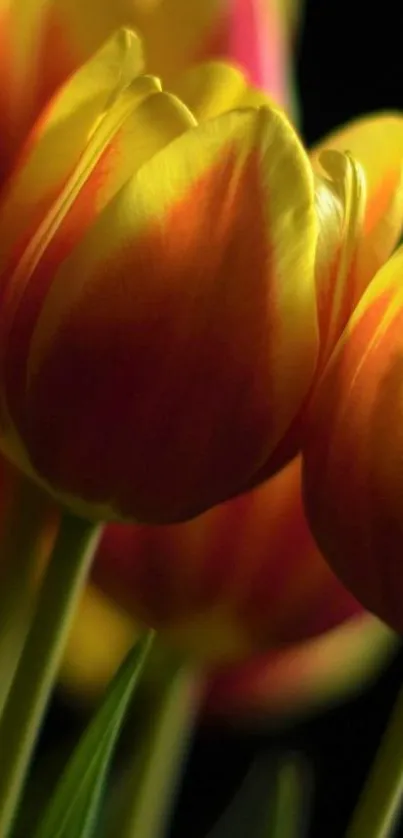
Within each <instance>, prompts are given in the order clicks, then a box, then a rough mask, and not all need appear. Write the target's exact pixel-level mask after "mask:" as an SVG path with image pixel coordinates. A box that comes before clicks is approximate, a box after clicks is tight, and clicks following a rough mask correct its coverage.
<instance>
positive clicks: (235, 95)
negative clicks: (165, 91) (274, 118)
mask: <svg viewBox="0 0 403 838" xmlns="http://www.w3.org/2000/svg"><path fill="white" fill-rule="evenodd" d="M170 90H171V91H172V92H173V93H175V94H176V95H177V96H178V97H179V98H180V99H181V100H182V102H184V103H185V104H186V105H187V106H188V108H190V110H191V111H192V113H193V114H194V116H195V117H196V119H197V120H198V121H199V122H203V121H204V120H206V119H212V118H213V117H215V116H219V115H220V114H222V113H225V112H226V111H230V110H232V109H234V108H259V107H262V106H270V107H275V106H274V104H273V101H272V100H271V99H270V98H269V96H268V94H267V93H265V92H264V91H263V90H259V89H258V88H256V87H252V86H251V85H250V84H249V83H248V81H247V78H246V76H245V75H244V73H242V72H241V71H240V70H238V69H237V68H236V67H233V66H231V64H225V63H224V62H223V61H206V62H204V63H202V64H197V65H195V66H194V67H192V68H191V69H190V70H188V71H187V72H186V73H183V74H182V75H181V76H180V77H179V78H178V79H176V80H175V82H174V83H173V84H172V85H170Z"/></svg>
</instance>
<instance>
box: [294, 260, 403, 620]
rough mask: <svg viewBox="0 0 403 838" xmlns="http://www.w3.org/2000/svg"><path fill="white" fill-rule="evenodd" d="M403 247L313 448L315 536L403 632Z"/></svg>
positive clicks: (349, 355)
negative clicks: (402, 605)
mask: <svg viewBox="0 0 403 838" xmlns="http://www.w3.org/2000/svg"><path fill="white" fill-rule="evenodd" d="M402 359H403V249H400V250H399V251H398V252H397V254H396V255H395V256H394V257H393V258H392V259H391V260H390V261H389V262H388V263H387V264H386V265H385V266H384V268H382V269H381V270H380V271H379V273H378V274H377V276H376V277H375V279H374V280H373V281H372V283H371V284H370V286H369V288H368V289H367V292H366V293H365V295H364V296H363V298H362V300H361V302H360V304H359V305H358V307H357V309H356V311H355V313H354V315H353V317H352V318H351V320H350V322H349V324H348V326H347V328H346V330H345V332H344V334H343V337H342V339H341V340H340V342H339V344H338V346H337V348H336V350H335V352H334V354H333V356H332V358H331V361H330V363H329V365H328V367H327V369H326V370H325V373H324V375H323V378H322V380H321V381H320V383H319V386H318V388H317V393H316V396H315V398H314V400H313V403H312V405H311V408H310V416H311V428H310V433H309V436H308V439H307V441H306V447H305V448H304V461H305V496H306V508H307V511H308V515H309V520H310V523H311V526H312V530H313V533H314V535H315V538H316V539H317V541H318V544H319V546H320V548H321V550H322V552H323V554H324V555H325V556H326V558H327V559H328V560H329V562H330V563H331V566H332V567H333V569H334V570H335V572H336V573H337V574H338V575H339V576H340V578H341V579H342V580H343V582H344V584H345V585H346V586H347V587H348V588H349V589H350V590H351V591H352V592H353V594H354V595H355V596H356V597H357V599H359V601H360V602H362V603H363V605H364V606H365V607H366V608H368V609H369V610H370V611H373V612H374V613H375V614H377V615H378V616H379V617H381V619H383V620H384V621H385V622H387V623H388V624H389V625H391V626H392V627H394V628H397V629H398V630H399V631H400V632H401V631H403V619H402V608H401V603H402V597H403V573H402V547H403V507H402V498H403V470H402V462H403V434H402V428H403V361H402Z"/></svg>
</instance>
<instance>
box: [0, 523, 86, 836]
mask: <svg viewBox="0 0 403 838" xmlns="http://www.w3.org/2000/svg"><path fill="white" fill-rule="evenodd" d="M100 531H101V528H100V527H99V526H98V525H94V524H93V523H89V522H88V521H85V520H83V519H80V518H76V517H74V516H72V515H70V514H65V515H64V517H63V518H62V522H61V526H60V530H59V534H58V537H57V540H56V544H55V547H54V550H53V555H52V559H51V562H50V565H49V568H48V570H47V572H46V575H45V578H44V581H43V584H42V588H41V590H40V594H39V596H38V598H37V602H36V608H35V613H34V616H33V620H32V624H31V628H30V631H29V634H28V637H27V640H26V643H25V646H24V649H23V652H22V655H21V658H20V661H19V664H18V669H17V672H16V675H15V678H14V681H13V684H12V687H11V690H10V693H9V696H8V699H7V703H6V705H5V708H4V713H3V717H2V719H1V722H0V752H1V755H2V759H1V760H0V835H1V838H8V835H9V834H10V829H11V826H12V824H13V821H14V817H15V815H16V811H17V807H18V804H19V800H20V796H21V793H22V789H23V786H24V782H25V778H26V774H27V771H28V767H29V762H30V759H31V756H32V752H33V749H34V747H35V743H36V740H37V737H38V733H39V730H40V726H41V723H42V719H43V716H44V713H45V710H46V706H47V703H48V699H49V696H50V693H51V690H52V687H53V683H54V680H55V676H56V674H57V670H58V666H59V662H60V657H61V654H62V652H63V647H64V642H65V639H66V635H67V632H68V629H69V626H70V622H71V618H72V616H73V614H74V608H75V605H76V603H77V600H78V598H79V596H80V593H81V591H82V588H83V586H84V583H85V580H86V577H87V573H88V570H89V567H90V564H91V560H92V557H93V555H94V552H95V549H96V546H97V543H98V539H99V535H100Z"/></svg>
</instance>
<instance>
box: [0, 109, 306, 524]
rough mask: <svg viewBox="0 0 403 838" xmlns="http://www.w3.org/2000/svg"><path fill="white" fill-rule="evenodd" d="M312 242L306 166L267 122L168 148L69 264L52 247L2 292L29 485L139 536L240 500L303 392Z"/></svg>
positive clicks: (282, 126) (239, 117) (184, 139)
mask: <svg viewBox="0 0 403 838" xmlns="http://www.w3.org/2000/svg"><path fill="white" fill-rule="evenodd" d="M164 124H165V121H164ZM144 136H147V135H146V134H145V135H144ZM83 193H84V194H85V190H82V192H81V193H80V198H81V197H82V195H83ZM90 197H91V198H92V194H91V190H90ZM77 203H78V207H79V201H78V202H77ZM78 207H75V206H73V207H72V213H73V217H74V213H77V212H78V211H79V209H78ZM68 218H69V216H68V214H67V215H66V217H65V219H64V224H66V223H67V221H68ZM290 229H292V230H293V235H292V237H291V238H290ZM315 243H316V217H315V213H314V205H313V184H312V178H311V170H310V167H309V163H308V161H307V158H306V156H305V154H304V152H303V150H302V147H301V146H300V144H299V141H298V139H297V137H296V135H295V133H294V132H293V129H292V128H291V126H290V125H289V123H288V122H287V121H286V119H285V117H283V116H282V115H281V114H280V113H279V112H277V111H269V110H266V109H261V110H260V111H234V112H233V113H229V114H224V115H223V116H221V117H218V118H217V119H216V120H210V121H208V122H206V123H205V124H204V125H199V126H198V127H197V128H195V129H194V130H190V131H186V132H185V133H184V134H183V135H182V136H180V137H178V138H177V139H175V140H173V141H172V142H170V143H168V144H167V145H166V147H165V148H164V149H163V150H162V151H161V152H160V153H157V154H156V155H154V157H153V158H152V159H151V160H149V161H148V162H147V163H146V164H145V165H144V166H142V167H141V168H140V170H139V171H138V173H137V174H136V175H134V177H133V178H132V179H131V180H130V181H129V182H128V183H127V185H126V186H125V187H124V189H122V190H120V192H119V193H118V195H117V196H116V198H115V199H114V200H112V201H110V202H109V204H108V205H107V207H106V208H105V209H104V210H103V212H101V214H100V216H99V217H98V219H97V220H96V221H95V222H94V223H93V224H92V226H91V229H90V230H89V232H88V233H87V234H86V235H84V236H83V237H82V239H81V240H80V242H79V243H78V244H77V246H76V247H75V249H74V250H73V252H72V253H71V254H70V255H68V256H67V257H66V253H65V251H63V248H62V249H61V253H60V252H59V253H58V252H57V247H58V233H56V234H55V235H53V236H52V241H51V243H50V244H49V248H48V250H45V251H44V253H43V255H41V259H40V260H39V261H38V263H37V265H36V266H35V270H34V271H32V270H31V271H30V274H29V278H28V279H26V278H24V277H23V279H22V282H23V295H21V294H20V296H19V297H18V294H19V292H18V283H17V284H16V283H15V280H14V279H13V280H12V285H11V288H12V290H13V289H15V288H17V292H15V291H14V290H13V293H14V296H15V293H17V300H18V303H19V305H18V307H17V306H15V305H14V311H13V317H12V318H10V320H9V323H10V326H9V331H8V328H7V326H5V328H4V329H3V335H4V334H5V335H6V340H5V341H4V367H5V375H6V378H7V385H6V388H5V390H6V399H5V401H6V407H7V410H8V412H9V415H10V420H11V425H12V426H13V427H14V429H16V431H17V434H20V436H21V438H22V439H23V440H24V445H25V446H26V448H27V451H28V455H29V457H30V458H31V461H32V463H33V466H34V468H36V469H37V470H38V471H39V473H40V474H41V475H42V476H43V477H44V479H45V480H47V481H49V482H50V483H51V484H52V485H53V486H54V487H57V488H59V489H60V490H61V491H63V492H64V493H67V494H74V495H75V496H78V497H81V498H85V499H87V500H88V501H89V503H90V504H100V505H102V513H103V514H104V513H105V506H106V507H107V508H108V509H109V510H110V514H115V515H119V516H120V515H124V516H128V517H132V516H137V517H140V518H144V519H159V520H164V518H165V520H169V519H171V520H172V519H175V518H176V519H179V518H181V517H182V516H188V515H190V514H192V512H193V513H197V512H198V511H201V510H202V509H203V508H205V507H207V506H210V505H211V504H212V503H214V502H218V501H219V500H221V499H222V498H225V497H228V495H230V494H232V493H234V492H236V491H237V490H238V491H239V490H240V489H241V488H242V482H243V481H245V482H246V480H247V479H248V478H249V476H250V475H251V474H252V473H253V471H254V470H255V469H257V468H259V467H260V464H261V463H262V462H263V461H264V460H265V458H266V457H267V456H268V454H269V453H270V450H271V448H272V447H274V446H275V444H276V443H277V441H278V439H279V438H280V437H281V435H282V433H283V432H284V429H285V428H286V427H287V425H288V424H289V423H290V421H291V419H292V417H293V415H294V414H295V412H296V410H297V409H298V406H299V405H300V403H301V401H302V400H303V398H304V396H305V393H306V391H307V388H308V387H309V383H310V380H311V377H312V370H313V368H314V366H315V362H316V353H317V332H316V310H315V305H316V304H315V294H314V289H313V276H314V256H315ZM60 256H61V257H62V260H64V261H63V264H61V266H60V267H57V264H56V263H57V260H59V262H60ZM34 277H35V281H33V278H34ZM43 289H44V290H43ZM3 316H4V321H5V323H6V316H5V315H4V310H3ZM295 358H298V364H296V363H295ZM50 404H51V409H50ZM94 416H102V422H97V423H94ZM45 427H46V434H45V437H46V445H44V444H43V442H44V428H45ZM78 429H79V432H78ZM168 440H169V444H168V443H167V441H168ZM234 452H236V456H234Z"/></svg>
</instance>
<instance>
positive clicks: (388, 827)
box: [346, 690, 403, 838]
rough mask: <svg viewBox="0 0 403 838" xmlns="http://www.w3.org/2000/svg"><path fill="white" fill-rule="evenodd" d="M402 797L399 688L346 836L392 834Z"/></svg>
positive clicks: (401, 703)
mask: <svg viewBox="0 0 403 838" xmlns="http://www.w3.org/2000/svg"><path fill="white" fill-rule="evenodd" d="M402 798H403V690H400V693H399V695H398V698H397V701H396V704H395V707H394V709H393V711H392V715H391V717H390V720H389V723H388V726H387V729H386V731H385V733H384V735H383V739H382V742H381V745H380V748H379V751H378V753H377V755H376V758H375V762H374V764H373V766H372V769H371V772H370V774H369V777H368V780H367V782H366V784H365V786H364V790H363V792H362V794H361V797H360V799H359V801H358V805H357V808H356V810H355V812H354V814H353V817H352V820H351V823H350V825H349V827H348V829H347V832H346V838H388V836H391V835H392V834H393V830H394V828H395V825H396V818H397V817H398V815H399V812H400V811H401V806H402Z"/></svg>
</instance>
